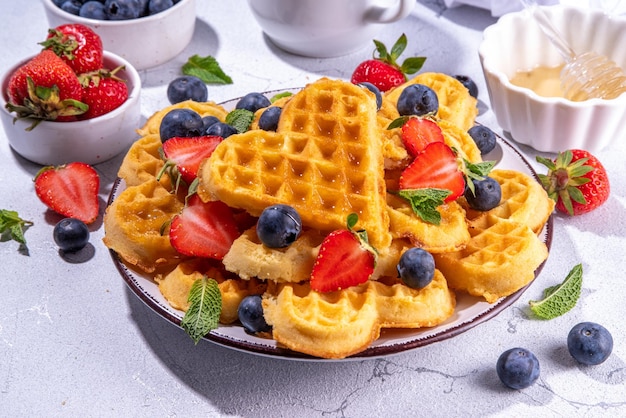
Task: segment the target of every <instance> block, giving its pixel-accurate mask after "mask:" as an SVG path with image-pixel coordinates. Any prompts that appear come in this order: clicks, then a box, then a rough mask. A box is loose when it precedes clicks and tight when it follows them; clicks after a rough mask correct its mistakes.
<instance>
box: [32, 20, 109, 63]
mask: <svg viewBox="0 0 626 418" xmlns="http://www.w3.org/2000/svg"><path fill="white" fill-rule="evenodd" d="M40 45H42V46H43V47H44V49H49V50H51V51H53V52H54V53H55V54H57V55H58V56H59V57H60V58H61V59H62V60H63V61H65V62H66V63H67V64H68V65H69V66H70V67H71V68H72V69H73V70H74V72H75V73H76V74H82V73H87V72H91V71H97V70H99V69H100V68H102V67H103V66H104V61H103V54H104V51H103V48H102V40H101V39H100V36H99V35H98V34H97V33H96V32H94V31H93V30H92V29H91V28H89V27H87V26H85V25H81V24H79V23H67V24H64V25H60V26H57V27H56V28H54V29H49V30H48V37H47V38H46V40H45V41H43V42H40Z"/></svg>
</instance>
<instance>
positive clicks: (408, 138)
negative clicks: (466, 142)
mask: <svg viewBox="0 0 626 418" xmlns="http://www.w3.org/2000/svg"><path fill="white" fill-rule="evenodd" d="M444 141H445V140H444V138H443V133H442V132H441V128H440V127H439V125H437V123H435V121H433V120H432V119H427V118H409V119H408V120H407V121H406V123H405V124H404V125H402V142H403V143H404V147H405V148H406V150H407V151H408V153H409V155H411V156H413V157H415V156H416V155H417V154H419V153H420V152H422V151H423V150H424V148H426V146H427V145H428V144H430V143H431V142H444Z"/></svg>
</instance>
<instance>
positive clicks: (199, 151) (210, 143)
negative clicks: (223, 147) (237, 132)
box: [163, 136, 222, 184]
mask: <svg viewBox="0 0 626 418" xmlns="http://www.w3.org/2000/svg"><path fill="white" fill-rule="evenodd" d="M220 142H222V137H219V136H194V137H174V138H170V139H168V140H167V141H165V142H164V143H163V154H164V155H165V157H166V158H167V160H168V161H169V162H171V163H172V164H174V165H176V168H177V169H178V172H179V173H180V175H181V176H182V179H183V180H184V181H185V183H187V184H191V183H192V182H193V181H194V180H195V179H196V177H197V176H198V169H199V168H200V163H201V162H202V161H204V159H205V158H209V157H210V156H211V154H212V153H213V151H214V150H215V147H217V145H218V144H219V143H220Z"/></svg>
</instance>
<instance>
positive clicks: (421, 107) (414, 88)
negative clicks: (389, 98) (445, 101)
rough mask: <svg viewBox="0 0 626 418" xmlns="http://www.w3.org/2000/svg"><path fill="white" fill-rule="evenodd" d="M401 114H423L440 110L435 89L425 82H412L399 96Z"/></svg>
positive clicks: (398, 105)
mask: <svg viewBox="0 0 626 418" xmlns="http://www.w3.org/2000/svg"><path fill="white" fill-rule="evenodd" d="M397 107H398V113H400V116H410V115H417V116H422V115H426V114H429V113H432V114H434V113H436V112H437V111H438V110H439V99H438V98H437V93H435V91H434V90H433V89H431V88H430V87H428V86H425V85H423V84H412V85H410V86H408V87H407V88H405V89H404V90H403V91H402V93H401V94H400V97H399V98H398V104H397Z"/></svg>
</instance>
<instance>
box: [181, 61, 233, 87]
mask: <svg viewBox="0 0 626 418" xmlns="http://www.w3.org/2000/svg"><path fill="white" fill-rule="evenodd" d="M183 74H185V75H192V76H195V77H198V78H199V79H200V80H202V81H204V82H205V83H207V84H233V80H232V79H231V78H230V77H229V76H228V75H227V74H226V73H225V72H224V71H223V70H222V68H221V67H220V65H219V63H218V62H217V60H216V59H215V58H213V57H211V56H206V57H201V56H199V55H194V56H192V57H191V58H189V60H188V61H187V62H186V63H185V64H184V65H183Z"/></svg>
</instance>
